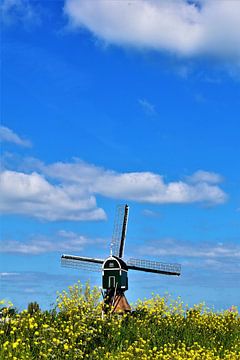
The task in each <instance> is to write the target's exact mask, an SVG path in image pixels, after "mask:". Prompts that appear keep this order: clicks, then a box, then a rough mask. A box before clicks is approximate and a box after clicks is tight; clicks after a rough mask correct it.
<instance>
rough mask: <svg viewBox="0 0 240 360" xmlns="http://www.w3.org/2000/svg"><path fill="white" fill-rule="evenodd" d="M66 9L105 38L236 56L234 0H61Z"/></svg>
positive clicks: (238, 33) (239, 12) (239, 7)
mask: <svg viewBox="0 0 240 360" xmlns="http://www.w3.org/2000/svg"><path fill="white" fill-rule="evenodd" d="M64 10H65V14H66V15H67V16H68V18H69V22H70V24H71V26H72V27H73V28H78V27H80V28H86V29H88V30H89V31H91V32H92V33H93V34H94V35H95V36H96V37H97V38H100V39H102V40H104V41H105V42H107V43H112V44H118V45H120V46H130V47H134V48H141V49H142V48H145V49H154V50H160V51H168V52H171V53H176V54H179V55H183V56H193V55H199V54H200V55H201V54H207V55H213V56H217V57H228V58H232V57H233V58H237V61H239V58H240V26H239V23H240V2H239V1H236V0H221V1H216V0H208V1H206V0H200V1H192V2H190V1H186V0H169V1H164V0H138V1H134V0H128V1H122V0H115V1H107V0H98V1H88V0H65V8H64Z"/></svg>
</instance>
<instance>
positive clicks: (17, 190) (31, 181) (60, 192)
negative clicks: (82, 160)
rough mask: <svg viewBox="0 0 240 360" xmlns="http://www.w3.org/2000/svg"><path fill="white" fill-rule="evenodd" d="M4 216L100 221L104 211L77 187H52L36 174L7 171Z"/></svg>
mask: <svg viewBox="0 0 240 360" xmlns="http://www.w3.org/2000/svg"><path fill="white" fill-rule="evenodd" d="M0 193H1V204H0V210H1V212H2V213H5V214H10V213H15V214H20V215H29V216H34V217H37V218H40V219H45V220H50V221H52V220H100V219H104V218H105V213H104V211H103V210H102V209H98V208H96V200H95V198H94V197H93V196H91V195H89V194H85V193H83V192H81V190H79V191H78V190H77V189H76V188H72V187H71V186H67V187H66V186H64V185H53V184H51V183H50V182H48V181H47V180H46V179H45V178H44V177H43V176H42V175H40V174H38V173H36V172H33V173H31V174H25V173H23V172H16V171H9V170H5V171H3V172H2V173H1V175H0Z"/></svg>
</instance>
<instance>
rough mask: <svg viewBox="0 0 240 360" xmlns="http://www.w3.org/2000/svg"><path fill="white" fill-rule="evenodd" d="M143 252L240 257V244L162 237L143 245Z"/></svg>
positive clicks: (209, 256) (159, 254) (141, 250)
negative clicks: (195, 241) (190, 241)
mask: <svg viewBox="0 0 240 360" xmlns="http://www.w3.org/2000/svg"><path fill="white" fill-rule="evenodd" d="M139 252H140V253H141V254H146V255H152V254H154V255H155V256H168V257H169V256H178V257H187V258H188V257H193V258H206V259H209V261H211V260H210V259H212V260H213V259H218V258H225V259H226V258H235V259H240V246H239V245H237V244H232V245H231V244H223V243H216V244H211V243H206V242H201V243H197V244H194V243H186V242H180V241H176V240H174V239H162V240H159V241H155V242H152V244H151V245H147V246H143V247H141V248H140V249H139Z"/></svg>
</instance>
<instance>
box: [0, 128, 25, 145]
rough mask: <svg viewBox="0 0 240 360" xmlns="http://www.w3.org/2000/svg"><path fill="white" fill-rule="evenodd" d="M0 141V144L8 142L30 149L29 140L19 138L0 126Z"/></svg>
mask: <svg viewBox="0 0 240 360" xmlns="http://www.w3.org/2000/svg"><path fill="white" fill-rule="evenodd" d="M0 141H1V142H10V143H14V144H16V145H20V146H25V147H30V146H31V142H30V141H29V140H26V139H23V138H21V137H20V136H19V135H17V134H16V133H15V132H13V131H12V130H11V129H9V128H8V127H6V126H0Z"/></svg>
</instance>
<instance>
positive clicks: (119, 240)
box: [111, 205, 129, 258]
mask: <svg viewBox="0 0 240 360" xmlns="http://www.w3.org/2000/svg"><path fill="white" fill-rule="evenodd" d="M128 211H129V208H128V206H127V205H118V206H117V209H116V214H115V220H114V227H113V235H112V241H111V253H112V255H114V256H118V257H120V258H121V257H123V250H124V242H125V237H126V231H127V221H128Z"/></svg>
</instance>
